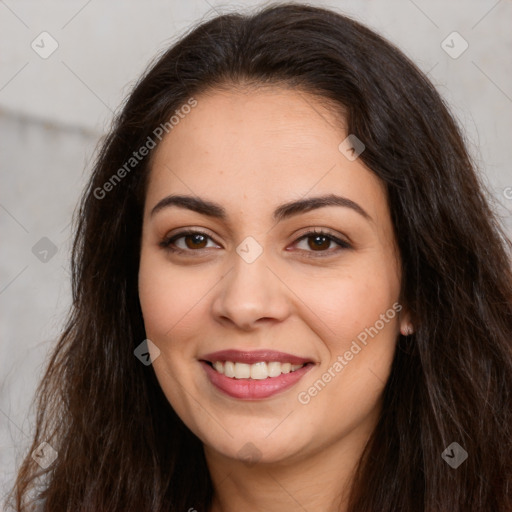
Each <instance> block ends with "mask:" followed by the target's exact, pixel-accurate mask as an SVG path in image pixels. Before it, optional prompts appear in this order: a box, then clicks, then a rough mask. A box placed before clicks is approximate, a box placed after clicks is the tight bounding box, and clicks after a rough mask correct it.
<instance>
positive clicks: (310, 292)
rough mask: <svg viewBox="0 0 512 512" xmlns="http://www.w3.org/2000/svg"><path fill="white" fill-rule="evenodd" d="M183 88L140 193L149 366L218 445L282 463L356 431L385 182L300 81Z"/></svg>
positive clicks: (393, 314) (386, 320)
mask: <svg viewBox="0 0 512 512" xmlns="http://www.w3.org/2000/svg"><path fill="white" fill-rule="evenodd" d="M196 99H197V105H196V106H195V107H194V108H192V109H190V112H189V113H188V114H187V115H183V116H182V118H180V120H179V123H178V124H176V125H175V126H174V127H173V129H172V130H171V131H170V132H169V134H168V135H166V137H165V138H164V139H163V141H162V143H161V144H160V146H159V147H158V148H157V149H156V153H155V154H154V155H153V156H154V160H153V165H152V169H151V173H150V177H149V183H148V190H147V196H146V201H145V210H144V223H143V238H142V249H141V260H140V271H139V294H140V302H141V306H142V312H143V316H144V323H145V327H146V334H147V338H148V339H149V340H151V341H152V343H154V344H155V345H156V346H157V347H158V349H159V351H160V353H159V355H158V357H155V359H154V361H153V367H154V371H155V373H156V376H157V378H158V381H159V383H160V385H161V387H162V389H163V391H164V393H165V395H166V396H167V398H168V400H169V402H170V404H171V405H172V407H173V408H174V410H175V411H176V412H177V414H178V415H179V416H180V417H181V418H182V420H183V421H184V423H185V424H186V425H187V426H188V427H189V428H190V430H191V431H192V432H194V434H196V435H197V436H198V437H199V438H200V439H201V441H202V442H203V443H204V445H205V450H206V451H207V453H210V454H215V455H216V456H218V457H228V458H236V459H241V460H242V459H244V460H251V459H252V460H253V461H256V460H260V461H261V462H277V461H280V462H285V461H293V460H299V459H300V458H304V457H308V456H312V455H313V454H316V453H319V451H321V450H325V449H333V448H334V447H336V446H341V444H342V443H343V440H344V439H345V440H346V439H348V438H349V437H353V438H360V439H363V438H364V439H366V438H367V436H368V435H369V433H370V431H371V429H372V428H373V427H374V425H375V422H376V421H377V416H378V414H379V410H380V409H379V406H380V396H381V393H382V390H383V387H384V385H385V382H386V380H387V378H388V375H389V372H390V365H391V362H392V359H393V354H394V348H395V342H396V338H397V335H398V332H399V329H400V323H399V314H398V311H399V310H400V309H401V306H400V305H399V304H398V297H399V289H400V272H399V261H398V256H397V252H396V246H395V241H394V236H393V229H392V223H391V220H390V213H389V210H388V205H387V199H386V195H385V190H384V187H383V185H382V184H381V182H380V181H379V179H378V178H377V177H376V176H375V175H374V174H373V173H372V172H370V171H369V170H368V169H367V168H366V167H365V166H364V164H363V163H362V162H361V159H359V158H355V157H356V156H357V152H356V153H353V152H351V151H342V150H340V149H339V146H340V143H342V141H344V139H346V137H347V135H348V134H347V133H346V131H344V128H343V121H342V120H340V118H339V117H337V116H335V114H333V111H332V110H331V111H328V110H326V109H325V107H323V106H322V104H321V103H320V102H319V100H318V99H317V98H315V97H314V96H310V95H307V94H304V93H300V92H297V91H293V90H290V89H284V88H277V87H276V88H267V89H260V90H256V91H255V90H249V89H247V90H246V91H242V90H236V91H235V90H233V91H229V92H228V91H224V92H220V91H217V92H212V93H210V94H207V95H201V96H198V97H197V98H196ZM186 110H188V109H186ZM343 147H345V146H342V149H343ZM357 149H360V148H357ZM170 196H183V197H185V198H186V199H182V200H181V201H179V202H174V203H173V202H172V201H171V200H169V199H168V198H169V197H170ZM329 196H330V197H332V198H334V197H337V198H338V199H336V201H337V202H336V204H335V203H334V202H332V203H331V204H329V205H327V206H326V205H325V204H326V203H325V201H324V203H322V202H321V201H320V200H318V202H317V199H318V198H325V197H329ZM310 201H311V203H310ZM157 205H159V206H157ZM293 205H295V206H293ZM155 207H156V208H155ZM189 230H190V231H194V232H198V234H196V235H194V234H192V235H191V234H186V232H187V231H189ZM312 231H316V232H321V233H322V234H320V235H319V234H318V233H317V234H315V233H311V232H312ZM308 233H309V234H308ZM306 235H307V236H306ZM329 237H332V238H329ZM166 242H167V243H168V247H165V243H166ZM400 316H401V318H402V320H401V321H402V322H405V319H404V315H403V312H402V315H400ZM220 351H230V352H229V353H226V352H225V353H220V354H214V353H216V352H220ZM152 353H153V355H154V356H155V354H157V353H158V351H156V350H155V351H153V352H152ZM303 363H307V364H305V366H302V367H300V368H299V365H301V364H303ZM212 365H214V366H215V367H216V369H215V368H213V367H212ZM222 372H224V373H222ZM287 372H288V373H287Z"/></svg>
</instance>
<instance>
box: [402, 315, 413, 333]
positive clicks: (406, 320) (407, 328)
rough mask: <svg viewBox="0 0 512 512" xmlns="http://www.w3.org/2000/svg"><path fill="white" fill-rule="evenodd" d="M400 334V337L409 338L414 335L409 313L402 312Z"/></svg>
mask: <svg viewBox="0 0 512 512" xmlns="http://www.w3.org/2000/svg"><path fill="white" fill-rule="evenodd" d="M400 334H401V335H402V336H411V335H412V334H414V326H413V324H412V321H411V318H410V315H409V313H408V312H406V311H403V312H402V315H400Z"/></svg>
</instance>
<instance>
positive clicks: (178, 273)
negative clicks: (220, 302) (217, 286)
mask: <svg viewBox="0 0 512 512" xmlns="http://www.w3.org/2000/svg"><path fill="white" fill-rule="evenodd" d="M148 252H149V251H148ZM210 281H212V282H211V283H210ZM213 282H214V281H213V280H211V279H209V278H208V275H207V274H205V273H202V275H199V273H198V272H197V269H196V270H195V271H194V268H193V267H190V268H187V269H185V268H183V267H177V266H176V267H173V266H172V265H171V264H170V263H169V262H165V260H163V259H162V256H161V255H153V254H148V255H147V256H145V255H144V251H143V253H142V255H141V263H140V269H139V300H140V304H141V309H142V314H143V317H144V325H145V327H146V334H147V336H148V337H149V338H150V339H151V337H152V336H153V337H154V338H155V341H156V342H157V343H158V341H160V342H164V341H165V340H166V339H168V338H172V337H173V334H174V333H175V332H176V330H178V329H179V332H180V339H181V338H182V337H187V330H188V326H189V327H190V328H192V326H193V325H195V326H196V329H197V325H198V324H197V319H195V318H194V317H195V316H196V315H198V314H200V313H201V312H202V307H203V305H204V303H205V298H206V296H207V295H208V291H209V290H210V289H211V288H212V286H213ZM191 334H192V330H191Z"/></svg>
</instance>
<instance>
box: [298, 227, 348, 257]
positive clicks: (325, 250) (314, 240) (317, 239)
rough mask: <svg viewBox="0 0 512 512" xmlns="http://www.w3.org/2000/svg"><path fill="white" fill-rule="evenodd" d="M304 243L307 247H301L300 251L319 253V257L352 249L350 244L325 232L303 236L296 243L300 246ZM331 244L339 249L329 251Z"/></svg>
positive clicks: (313, 232)
mask: <svg viewBox="0 0 512 512" xmlns="http://www.w3.org/2000/svg"><path fill="white" fill-rule="evenodd" d="M303 242H304V243H305V244H306V247H305V248H304V247H300V246H299V249H300V250H301V251H303V252H305V253H318V254H317V256H330V255H332V254H334V253H338V252H339V251H340V250H343V249H351V248H352V247H351V245H350V244H349V243H348V242H345V241H343V240H340V239H339V238H337V237H335V236H334V235H331V234H329V233H326V232H324V231H310V232H309V233H306V234H304V235H303V236H301V237H300V238H299V239H298V240H297V242H296V243H297V244H299V243H303ZM331 243H333V244H334V245H337V246H338V247H337V248H335V249H334V250H329V249H330V248H331ZM308 256H311V254H308Z"/></svg>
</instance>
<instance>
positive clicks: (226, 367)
mask: <svg viewBox="0 0 512 512" xmlns="http://www.w3.org/2000/svg"><path fill="white" fill-rule="evenodd" d="M200 363H201V365H202V366H203V368H204V370H205V372H206V375H207V376H208V378H209V380H210V382H211V384H213V386H214V387H215V388H216V389H217V390H219V391H221V392H222V393H224V394H226V395H228V396H230V397H232V398H238V399H242V400H257V399H263V398H269V397H271V396H273V395H275V394H277V393H279V392H282V391H284V390H286V389H289V388H290V387H292V386H293V385H294V384H296V383H297V382H298V381H299V380H300V379H301V378H302V377H303V376H304V375H305V374H306V373H307V372H308V371H309V370H311V368H313V366H315V363H314V362H313V361H311V360H308V359H306V358H302V357H299V356H294V355H291V354H285V353H283V352H275V351H269V350H259V351H253V352H246V351H238V350H224V351H221V352H215V353H212V354H208V355H206V356H204V357H202V358H201V359H200Z"/></svg>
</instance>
